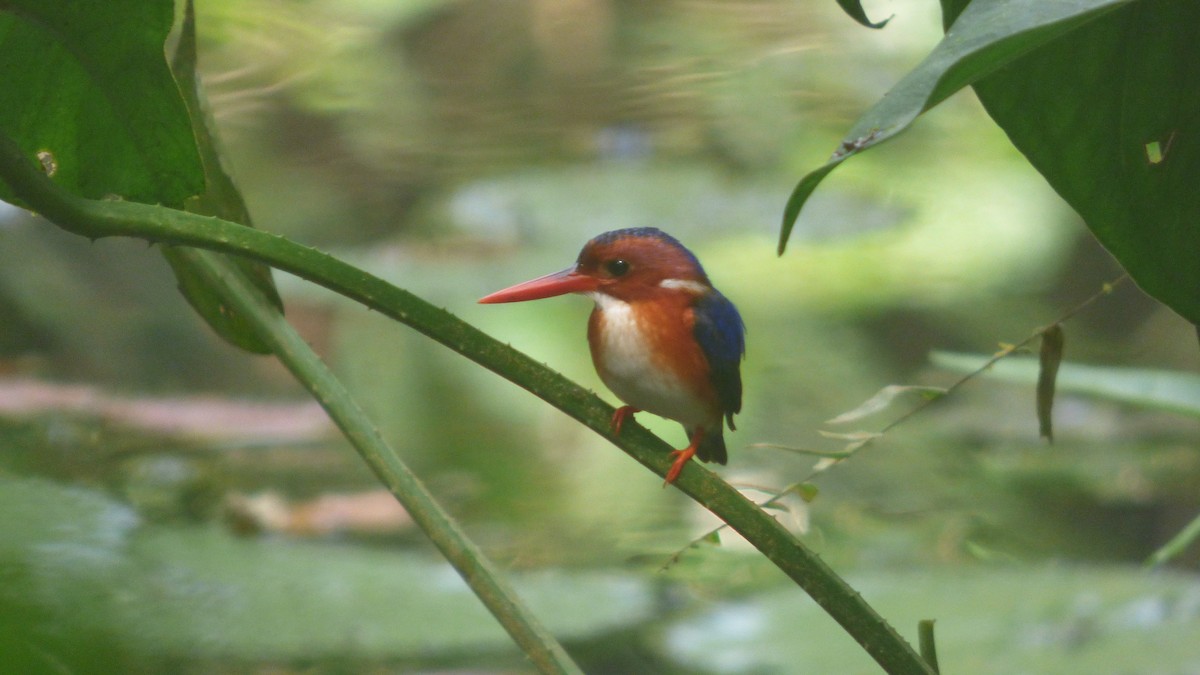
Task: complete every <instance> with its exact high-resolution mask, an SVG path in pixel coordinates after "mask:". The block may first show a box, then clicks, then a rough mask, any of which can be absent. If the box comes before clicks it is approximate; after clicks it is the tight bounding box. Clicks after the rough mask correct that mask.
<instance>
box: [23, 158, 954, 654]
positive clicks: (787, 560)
mask: <svg viewBox="0 0 1200 675" xmlns="http://www.w3.org/2000/svg"><path fill="white" fill-rule="evenodd" d="M0 179H3V180H5V181H6V182H7V183H8V184H9V186H10V187H11V188H12V189H13V191H14V193H15V194H17V195H18V196H19V197H20V198H21V199H22V200H24V202H25V204H26V205H27V206H28V207H30V208H32V209H34V210H36V211H38V212H39V213H41V214H42V215H44V216H45V217H46V218H48V219H49V220H51V221H52V222H54V223H55V224H57V225H58V226H59V227H62V228H63V229H65V230H68V231H70V232H74V233H76V234H79V235H82V236H85V237H89V238H93V239H95V238H99V237H105V236H126V237H137V238H141V239H146V240H149V241H151V242H163V243H170V244H173V245H184V246H188V245H190V246H195V247H199V248H206V249H211V250H215V251H221V252H225V253H234V254H239V255H243V256H245V257H248V258H252V259H255V260H258V261H261V262H265V263H267V264H269V265H272V266H273V267H277V268H279V269H282V270H284V271H287V272H290V273H292V274H295V275H297V276H300V277H302V278H304V279H307V280H309V281H312V282H314V283H316V284H319V285H321V286H324V287H326V288H328V289H330V290H333V291H335V292H337V293H339V294H341V295H344V296H346V297H348V298H350V299H352V300H356V301H358V302H361V303H363V304H364V305H366V306H367V307H370V308H371V309H374V310H377V311H379V312H381V313H383V314H384V315H386V316H389V317H391V318H393V319H396V320H397V321H400V322H401V323H404V324H406V325H408V326H409V327H411V328H413V329H415V330H417V331H419V332H421V333H423V334H425V335H427V336H428V337H430V338H432V339H434V340H436V341H437V342H440V343H441V344H443V345H445V346H447V347H449V348H450V349H453V350H454V351H456V352H458V353H459V354H462V355H463V356H466V357H467V358H469V359H471V360H472V361H474V362H476V363H478V364H480V365H482V366H484V367H485V368H488V369H489V370H492V371H493V372H495V373H497V374H499V375H500V376H502V377H504V378H506V379H508V380H509V381H511V382H513V383H515V384H517V385H518V386H520V387H522V388H524V389H527V390H528V391H530V392H531V393H533V394H534V395H536V396H538V397H540V398H542V399H543V400H545V401H546V402H548V403H550V404H551V405H553V406H554V407H556V408H558V409H559V410H562V411H563V412H565V413H566V414H568V415H570V416H571V417H573V418H575V419H576V420H578V421H580V422H582V423H583V424H584V425H586V426H587V427H589V428H590V429H592V430H593V431H595V432H597V433H599V434H600V435H602V436H604V437H605V438H607V439H609V440H611V441H612V442H613V443H614V444H616V445H617V446H618V447H619V448H621V449H622V450H623V451H625V452H626V453H627V454H629V456H631V457H632V458H633V459H635V460H636V461H638V462H639V463H641V464H643V465H644V466H646V467H648V468H650V469H651V470H652V471H654V472H655V473H657V474H658V475H659V476H665V475H666V471H667V469H668V468H669V467H670V464H671V459H670V456H669V451H670V450H671V448H670V446H668V445H667V444H666V443H664V442H663V441H662V440H660V439H658V438H657V437H656V436H654V435H653V434H651V433H650V432H648V431H646V430H645V429H644V428H642V427H641V426H639V425H637V424H630V425H626V428H625V430H624V432H623V433H622V434H621V436H620V437H617V436H614V435H613V434H612V433H611V431H610V429H609V420H610V419H611V417H612V413H613V409H612V407H611V406H609V405H607V404H605V403H604V402H603V401H602V400H601V399H600V398H599V397H597V396H596V395H595V394H593V393H591V392H589V391H587V390H585V389H583V388H581V387H579V386H578V385H576V384H575V383H573V382H571V381H570V380H568V379H566V378H565V377H563V376H562V375H560V374H559V373H557V372H555V371H553V370H551V369H549V368H548V367H546V366H544V365H542V364H540V363H538V362H536V361H534V360H533V359H531V358H529V357H528V356H526V355H524V354H522V353H520V352H518V351H516V350H514V349H512V348H511V347H509V346H507V345H504V344H502V343H500V342H498V341H497V340H495V339H494V338H492V337H490V336H488V335H486V334H485V333H482V332H481V331H479V330H478V329H476V328H474V327H473V326H471V325H469V324H467V323H464V322H463V321H461V320H459V319H458V318H456V317H454V316H453V315H451V314H450V313H449V312H446V311H444V310H441V309H438V308H436V307H433V306H432V305H430V304H429V303H427V302H425V301H424V300H421V299H420V298H418V297H416V296H415V295H413V294H411V293H408V292H407V291H404V290H401V289H399V288H396V287H395V286H392V285H391V284H389V283H387V282H385V281H383V280H382V279H379V278H378V277H375V276H373V275H371V274H368V273H367V272H364V271H362V270H360V269H358V268H356V267H353V266H351V265H349V264H347V263H344V262H342V261H340V260H338V259H336V258H333V257H331V256H329V255H327V254H325V253H322V252H320V251H317V250H315V249H312V248H307V247H304V246H300V245H298V244H295V243H293V242H290V241H288V240H286V239H284V238H283V237H280V236H278V235H273V234H269V233H265V232H261V231H258V230H253V229H250V228H247V227H243V226H241V225H237V224H235V223H230V222H227V221H224V220H220V219H217V218H211V217H205V216H197V215H194V214H189V213H185V212H181V211H175V210H172V209H167V208H162V207H156V206H149V205H145V204H136V203H130V202H108V201H104V202H101V201H94V200H87V199H83V198H80V197H78V196H75V195H73V194H71V193H69V192H67V191H65V190H63V189H62V188H59V187H58V186H57V185H55V184H54V183H53V182H52V181H50V180H49V179H48V178H47V177H46V176H45V175H43V174H42V173H41V172H39V171H38V170H37V169H36V168H35V167H34V165H33V163H32V162H31V161H30V160H29V159H28V158H27V157H26V156H25V155H24V154H23V153H22V151H21V149H20V148H19V147H18V146H17V145H16V144H15V143H14V142H13V141H12V140H11V139H9V138H7V137H5V136H3V135H0ZM674 485H675V486H676V487H678V488H679V489H680V490H682V491H683V492H684V493H686V494H687V495H688V496H690V497H691V498H692V499H694V500H695V501H696V502H698V503H699V504H701V505H702V506H704V507H705V508H707V509H708V510H710V511H712V512H713V513H714V514H716V515H717V516H718V517H719V518H721V519H722V520H723V521H725V522H726V523H728V524H729V525H730V527H732V528H733V529H734V530H736V531H737V532H739V533H740V534H741V535H742V536H743V537H745V538H746V540H747V541H749V542H751V544H753V545H754V546H755V547H756V548H757V549H758V550H759V551H761V552H762V553H763V554H764V555H765V556H766V557H767V558H768V559H769V560H771V562H773V563H774V564H775V565H776V566H777V567H779V569H781V570H782V571H783V572H784V573H785V574H787V575H788V577H790V578H791V579H792V580H793V581H795V582H796V584H798V585H799V586H800V587H801V588H803V589H804V590H805V591H806V592H807V593H808V594H809V595H810V596H811V597H812V598H813V600H815V601H816V602H817V603H818V604H819V605H820V606H821V607H822V608H823V609H824V610H825V611H826V612H828V613H829V615H830V616H831V617H833V618H834V620H836V621H837V622H838V623H839V624H841V625H842V627H843V628H844V629H845V630H846V632H847V633H849V634H850V635H851V636H852V637H853V638H854V639H855V640H856V641H857V642H858V643H859V644H860V645H861V646H862V648H863V649H864V650H865V651H866V652H867V653H868V654H870V656H871V657H872V658H874V659H875V661H876V662H877V663H878V664H879V665H880V666H882V667H883V669H884V670H885V671H887V672H888V673H893V674H910V673H911V674H921V675H931V674H932V672H933V671H932V670H931V669H930V668H929V666H928V665H927V664H926V663H925V662H924V660H922V659H921V657H920V656H919V655H918V654H917V653H916V651H914V650H913V648H912V646H911V645H909V644H908V643H907V642H906V641H905V640H904V639H903V638H902V637H900V635H899V634H897V633H896V631H895V630H894V629H892V627H891V626H890V625H888V623H887V622H886V621H884V619H883V618H882V617H880V616H879V615H878V614H877V613H876V612H875V611H874V609H872V608H871V606H870V605H868V604H867V603H866V601H865V600H864V599H863V598H862V597H861V596H860V595H859V594H858V593H857V592H856V591H855V590H854V589H853V588H851V587H850V586H849V585H847V584H846V582H845V581H843V580H842V579H841V578H840V577H838V576H837V575H836V574H835V573H834V572H833V570H831V569H830V568H829V567H828V566H827V565H826V564H825V563H824V562H823V561H822V560H821V559H820V558H819V557H817V555H816V554H815V553H813V552H812V551H810V550H809V549H808V548H807V547H805V546H804V544H803V543H801V542H800V541H799V540H798V539H797V538H796V537H795V536H794V535H793V534H792V533H791V532H789V531H788V530H787V528H785V527H784V526H783V525H781V524H780V523H779V522H778V521H776V520H775V519H774V518H773V517H771V516H769V515H768V514H766V513H765V512H764V511H762V509H760V508H759V507H758V506H756V505H755V504H754V503H753V502H751V501H750V500H748V499H746V498H745V497H744V496H742V495H741V494H740V493H739V492H738V491H737V490H735V489H733V488H732V487H731V486H730V485H729V484H727V483H725V482H724V481H722V480H721V479H720V478H719V477H717V476H716V475H715V474H713V473H712V472H711V471H709V470H707V469H705V468H704V467H702V466H700V465H699V464H698V463H694V462H693V463H690V464H689V465H688V466H687V467H686V468H685V469H684V471H683V473H682V474H680V476H679V478H678V480H677V481H676V482H675V483H674Z"/></svg>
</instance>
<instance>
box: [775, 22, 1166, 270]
mask: <svg viewBox="0 0 1200 675" xmlns="http://www.w3.org/2000/svg"><path fill="white" fill-rule="evenodd" d="M1132 1H1133V0H1074V1H1072V2H1046V1H1045V0H975V1H974V2H972V3H970V4H969V5H968V6H967V7H966V8H965V9H964V10H963V11H962V14H961V15H959V16H958V18H957V20H956V21H955V22H954V25H953V26H951V28H950V30H949V31H948V32H947V33H946V36H945V37H944V38H943V39H942V41H941V42H940V43H938V45H937V46H936V47H935V48H934V49H933V51H932V52H930V54H929V56H927V57H926V58H925V60H924V61H922V62H921V63H920V64H919V65H917V67H916V68H915V69H914V70H913V71H912V72H910V73H909V74H908V75H906V76H905V77H904V78H903V79H902V80H901V81H900V82H899V83H898V84H897V85H896V86H895V87H893V88H892V89H891V91H889V92H888V93H887V94H886V95H885V96H884V97H883V98H882V99H880V101H879V102H878V103H876V104H875V105H874V106H872V107H871V109H870V110H868V111H867V112H866V113H865V114H864V115H863V116H862V117H861V118H859V120H858V122H857V123H855V125H854V127H853V128H852V129H851V130H850V132H849V133H848V134H846V137H845V138H844V139H843V140H842V142H841V143H840V144H839V146H838V148H837V150H836V151H835V152H834V153H833V156H831V157H830V158H829V161H827V162H826V163H825V164H824V165H823V166H821V167H820V168H818V169H816V170H814V171H812V172H811V173H809V174H808V175H806V176H805V177H804V178H803V179H801V180H800V183H799V184H797V186H796V188H795V190H793V192H792V195H791V197H789V198H788V202H787V205H786V206H785V208H784V215H783V226H782V229H781V231H780V237H779V252H780V253H781V254H782V253H783V251H784V249H785V248H786V246H787V241H788V237H789V236H790V235H791V232H792V227H793V226H794V225H795V224H796V218H797V217H799V215H800V211H801V210H802V209H803V208H804V204H805V202H807V201H808V198H809V196H811V195H812V193H813V191H814V190H816V188H817V186H818V185H819V184H820V183H821V181H822V180H823V179H824V178H825V176H827V175H829V173H830V172H831V171H833V170H834V169H835V168H836V167H837V165H839V164H841V163H842V162H843V161H845V160H846V159H847V158H849V157H851V156H853V155H856V154H858V153H860V152H862V151H863V150H866V149H868V148H871V147H874V146H876V145H879V144H880V143H882V142H884V141H886V140H888V139H890V138H892V137H894V136H896V135H897V134H899V133H901V132H902V131H904V130H905V129H907V128H908V126H909V125H910V124H912V122H913V120H915V119H916V118H917V116H918V115H920V114H921V113H922V112H924V111H926V110H928V109H929V108H932V107H933V106H935V105H937V104H938V103H941V102H942V101H943V100H945V99H946V98H947V97H949V96H950V95H951V94H953V93H954V92H956V91H958V90H959V89H962V88H963V87H965V86H967V85H970V84H973V83H975V82H977V81H979V80H981V79H982V78H984V77H986V76H988V75H990V74H992V73H994V72H996V71H997V70H998V69H1000V68H1002V67H1003V66H1005V65H1007V64H1009V63H1011V62H1013V61H1014V60H1016V59H1017V58H1019V57H1021V56H1022V55H1024V54H1027V53H1029V52H1031V51H1033V50H1034V49H1036V48H1037V47H1039V46H1041V45H1044V44H1046V43H1049V42H1052V41H1054V40H1056V39H1059V38H1061V37H1063V36H1065V35H1068V34H1069V33H1071V31H1074V30H1076V29H1078V28H1079V27H1080V26H1082V25H1084V24H1086V23H1088V22H1090V21H1093V20H1095V19H1097V18H1099V17H1100V16H1103V15H1104V14H1106V13H1108V12H1110V11H1112V10H1114V9H1117V8H1118V7H1121V6H1123V5H1125V4H1128V3H1129V2H1132ZM1063 65H1064V66H1065V65H1067V64H1063ZM1024 76H1025V77H1026V78H1027V79H1028V80H1031V81H1032V80H1035V79H1036V78H1037V77H1038V76H1032V75H1030V74H1029V72H1026V73H1025V75H1024ZM1029 118H1030V120H1031V122H1035V121H1037V120H1039V119H1040V117H1039V116H1038V115H1029ZM1148 140H1152V139H1148Z"/></svg>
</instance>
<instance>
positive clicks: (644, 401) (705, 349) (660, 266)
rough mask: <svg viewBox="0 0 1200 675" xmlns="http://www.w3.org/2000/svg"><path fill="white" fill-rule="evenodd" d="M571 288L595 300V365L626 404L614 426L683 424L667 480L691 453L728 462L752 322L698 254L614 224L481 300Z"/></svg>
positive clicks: (665, 237) (663, 237)
mask: <svg viewBox="0 0 1200 675" xmlns="http://www.w3.org/2000/svg"><path fill="white" fill-rule="evenodd" d="M568 293H577V294H581V295H585V296H587V297H589V298H590V299H591V300H592V301H593V302H594V303H595V305H594V307H593V309H592V313H591V316H590V317H589V318H588V331H587V335H588V345H589V346H590V350H591V355H592V363H593V365H594V366H595V367H596V372H597V373H598V374H599V375H600V379H601V381H603V382H604V384H605V386H607V387H608V388H609V389H610V390H612V392H613V393H614V394H616V396H617V398H619V399H620V400H621V401H622V403H624V405H622V406H620V407H618V408H617V409H616V411H615V412H614V413H613V416H612V420H611V423H610V424H611V428H612V431H613V433H614V434H615V435H620V433H621V428H622V426H623V425H624V423H625V422H626V421H627V420H628V419H630V418H631V417H632V416H633V415H634V414H635V413H638V412H642V411H645V412H648V413H651V414H654V415H657V416H659V417H664V418H666V419H670V420H674V421H676V422H679V423H680V424H682V425H683V428H684V431H685V432H686V433H687V436H688V441H689V444H688V446H687V447H686V448H682V449H679V450H675V451H673V452H672V453H671V456H672V458H673V459H674V462H673V463H672V464H671V468H670V470H669V471H668V472H667V474H666V481H665V482H664V483H663V486H664V487H666V486H667V485H670V484H671V483H673V482H674V481H675V479H676V478H677V477H678V476H679V474H680V472H682V471H683V468H684V466H686V465H687V463H688V462H689V461H690V460H691V459H692V457H693V456H694V457H697V458H699V459H700V460H701V461H704V462H716V463H717V464H725V463H726V462H727V461H728V452H727V450H726V447H725V437H724V425H725V424H728V425H729V429H730V430H731V431H733V430H736V429H737V427H736V426H735V425H734V421H733V416H734V414H736V413H739V412H741V409H742V376H741V362H742V360H743V359H744V358H745V353H746V338H745V335H746V327H745V324H744V323H743V322H742V317H741V315H740V314H739V313H738V310H737V308H736V307H734V305H733V303H732V302H730V301H729V300H728V299H727V298H726V297H725V296H724V295H722V294H721V292H720V291H718V290H717V289H716V288H714V287H713V284H712V282H711V281H710V280H709V278H708V275H707V274H705V272H704V268H703V267H702V266H701V265H700V261H699V260H697V258H696V256H695V255H694V254H693V253H692V252H691V251H689V250H688V249H687V248H685V247H684V245H683V244H681V243H680V242H679V240H677V239H675V238H674V237H672V236H671V235H669V234H667V233H665V232H663V231H662V230H659V229H657V228H653V227H634V228H626V229H620V230H613V231H611V232H605V233H604V234H601V235H599V236H596V237H594V238H593V239H591V240H590V241H588V242H587V243H586V244H585V245H584V246H583V249H582V250H581V251H580V253H579V257H578V258H577V259H576V261H575V264H574V265H572V266H570V267H568V268H566V269H564V270H562V271H560V272H555V273H553V274H547V275H546V276H542V277H538V278H537V279H533V280H530V281H526V282H524V283H520V284H517V285H515V286H510V287H509V288H505V289H503V290H500V291H496V292H495V293H492V294H490V295H487V296H485V297H483V298H480V300H479V302H480V303H481V304H493V303H504V302H524V301H527V300H539V299H542V298H550V297H554V296H559V295H564V294H568Z"/></svg>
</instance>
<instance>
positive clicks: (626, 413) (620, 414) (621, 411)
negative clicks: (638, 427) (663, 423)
mask: <svg viewBox="0 0 1200 675" xmlns="http://www.w3.org/2000/svg"><path fill="white" fill-rule="evenodd" d="M639 412H641V410H639V409H637V408H635V407H633V406H631V405H623V406H621V407H620V408H617V409H616V411H614V412H613V416H612V421H611V422H609V424H610V425H611V426H612V432H613V435H614V436H620V435H621V427H622V426H624V425H625V420H626V419H627V418H630V417H633V414H634V413H639Z"/></svg>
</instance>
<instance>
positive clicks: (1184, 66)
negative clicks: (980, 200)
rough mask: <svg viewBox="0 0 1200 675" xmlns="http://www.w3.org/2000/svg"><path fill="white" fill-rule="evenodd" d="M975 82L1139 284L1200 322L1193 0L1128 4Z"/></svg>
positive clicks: (1199, 35) (1197, 61)
mask: <svg viewBox="0 0 1200 675" xmlns="http://www.w3.org/2000/svg"><path fill="white" fill-rule="evenodd" d="M967 11H970V8H969V7H968V9H967ZM975 91H976V92H977V93H978V94H979V99H980V101H982V102H983V105H984V107H985V108H986V109H987V111H988V113H989V114H990V115H991V116H992V118H993V119H994V120H996V123H997V124H999V125H1000V127H1001V128H1002V129H1004V131H1005V133H1007V134H1008V136H1009V138H1010V139H1012V142H1013V144H1014V145H1015V146H1016V147H1017V148H1018V149H1019V150H1020V151H1021V152H1022V153H1024V155H1025V156H1026V157H1027V158H1028V159H1029V162H1030V163H1031V164H1033V166H1034V167H1035V168H1037V170H1038V171H1039V172H1041V174H1042V175H1043V176H1045V178H1046V180H1047V181H1048V182H1049V183H1050V185H1051V186H1052V187H1053V188H1054V189H1055V190H1056V191H1057V192H1058V193H1059V194H1060V195H1062V197H1063V199H1065V200H1066V201H1067V203H1069V204H1070V205H1071V206H1072V208H1074V209H1075V210H1076V211H1077V212H1079V214H1080V215H1081V216H1083V219H1084V221H1085V222H1087V225H1088V227H1089V228H1090V229H1091V230H1092V232H1093V233H1094V234H1095V235H1096V238H1097V239H1099V240H1100V242H1101V243H1102V244H1104V246H1105V247H1106V248H1108V250H1109V251H1110V252H1111V253H1112V254H1113V256H1115V257H1116V258H1117V260H1118V261H1120V263H1121V264H1122V265H1123V266H1124V267H1125V269H1126V270H1128V271H1129V274H1130V276H1131V277H1133V279H1134V280H1135V281H1137V283H1138V285H1139V286H1141V287H1142V289H1143V290H1145V291H1146V292H1147V293H1149V294H1150V295H1152V296H1154V297H1155V298H1157V299H1158V300H1159V301H1161V302H1163V303H1164V304H1166V305H1167V306H1169V307H1170V308H1172V309H1174V310H1175V311H1176V312H1178V313H1180V314H1181V315H1183V316H1184V317H1185V318H1187V319H1188V320H1189V321H1191V322H1192V323H1198V324H1200V2H1196V0H1142V1H1141V2H1138V3H1135V4H1132V5H1129V6H1128V7H1124V8H1122V9H1121V10H1120V11H1117V12H1113V13H1111V14H1108V15H1106V16H1103V17H1101V18H1100V19H1098V20H1096V21H1093V22H1091V23H1089V24H1087V25H1086V26H1083V27H1081V28H1080V29H1079V30H1077V31H1075V32H1073V33H1071V34H1069V35H1066V36H1064V37H1063V38H1062V39H1059V40H1055V41H1054V42H1052V43H1048V44H1046V45H1045V46H1043V47H1041V48H1039V49H1037V50H1035V51H1033V52H1031V53H1029V54H1028V55H1026V56H1023V57H1022V58H1020V59H1017V60H1016V61H1013V62H1012V63H1011V64H1009V65H1008V66H1006V67H1005V68H1003V69H1001V70H999V71H998V72H996V73H994V74H992V75H991V76H989V77H987V78H986V79H983V80H980V81H979V82H977V83H975Z"/></svg>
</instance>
